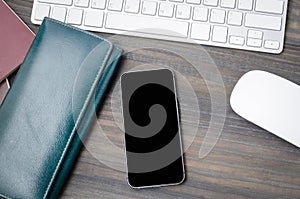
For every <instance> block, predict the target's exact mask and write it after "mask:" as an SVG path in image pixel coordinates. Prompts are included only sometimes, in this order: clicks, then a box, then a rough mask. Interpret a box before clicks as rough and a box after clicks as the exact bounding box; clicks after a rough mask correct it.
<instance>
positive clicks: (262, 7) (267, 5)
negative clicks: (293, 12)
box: [255, 0, 284, 14]
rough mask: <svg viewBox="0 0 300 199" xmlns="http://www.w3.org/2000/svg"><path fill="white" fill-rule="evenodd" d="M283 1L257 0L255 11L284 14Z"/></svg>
mask: <svg viewBox="0 0 300 199" xmlns="http://www.w3.org/2000/svg"><path fill="white" fill-rule="evenodd" d="M283 5H284V1H283V0H256V6H255V10H256V11H260V12H267V13H274V14H282V12H283Z"/></svg>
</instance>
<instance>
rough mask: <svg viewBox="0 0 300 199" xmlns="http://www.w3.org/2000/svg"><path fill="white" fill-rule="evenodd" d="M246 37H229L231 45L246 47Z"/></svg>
mask: <svg viewBox="0 0 300 199" xmlns="http://www.w3.org/2000/svg"><path fill="white" fill-rule="evenodd" d="M244 40H245V39H244V37H240V36H234V35H231V36H230V37H229V43H230V44H235V45H240V46H242V45H244Z"/></svg>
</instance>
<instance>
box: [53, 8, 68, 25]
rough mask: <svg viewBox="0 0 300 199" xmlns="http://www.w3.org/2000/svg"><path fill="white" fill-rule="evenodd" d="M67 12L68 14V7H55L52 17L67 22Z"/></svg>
mask: <svg viewBox="0 0 300 199" xmlns="http://www.w3.org/2000/svg"><path fill="white" fill-rule="evenodd" d="M66 14H67V9H66V8H62V7H53V9H52V15H51V18H52V19H56V20H58V21H61V22H65V19H66Z"/></svg>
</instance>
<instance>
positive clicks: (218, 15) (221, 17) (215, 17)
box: [210, 9, 225, 23]
mask: <svg viewBox="0 0 300 199" xmlns="http://www.w3.org/2000/svg"><path fill="white" fill-rule="evenodd" d="M210 22H213V23H224V22H225V10H219V9H211V13H210Z"/></svg>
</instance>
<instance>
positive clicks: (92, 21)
mask: <svg viewBox="0 0 300 199" xmlns="http://www.w3.org/2000/svg"><path fill="white" fill-rule="evenodd" d="M103 14H104V13H103V12H101V11H98V10H88V11H86V15H85V21H84V25H86V26H92V27H97V28H100V27H102V24H103Z"/></svg>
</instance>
